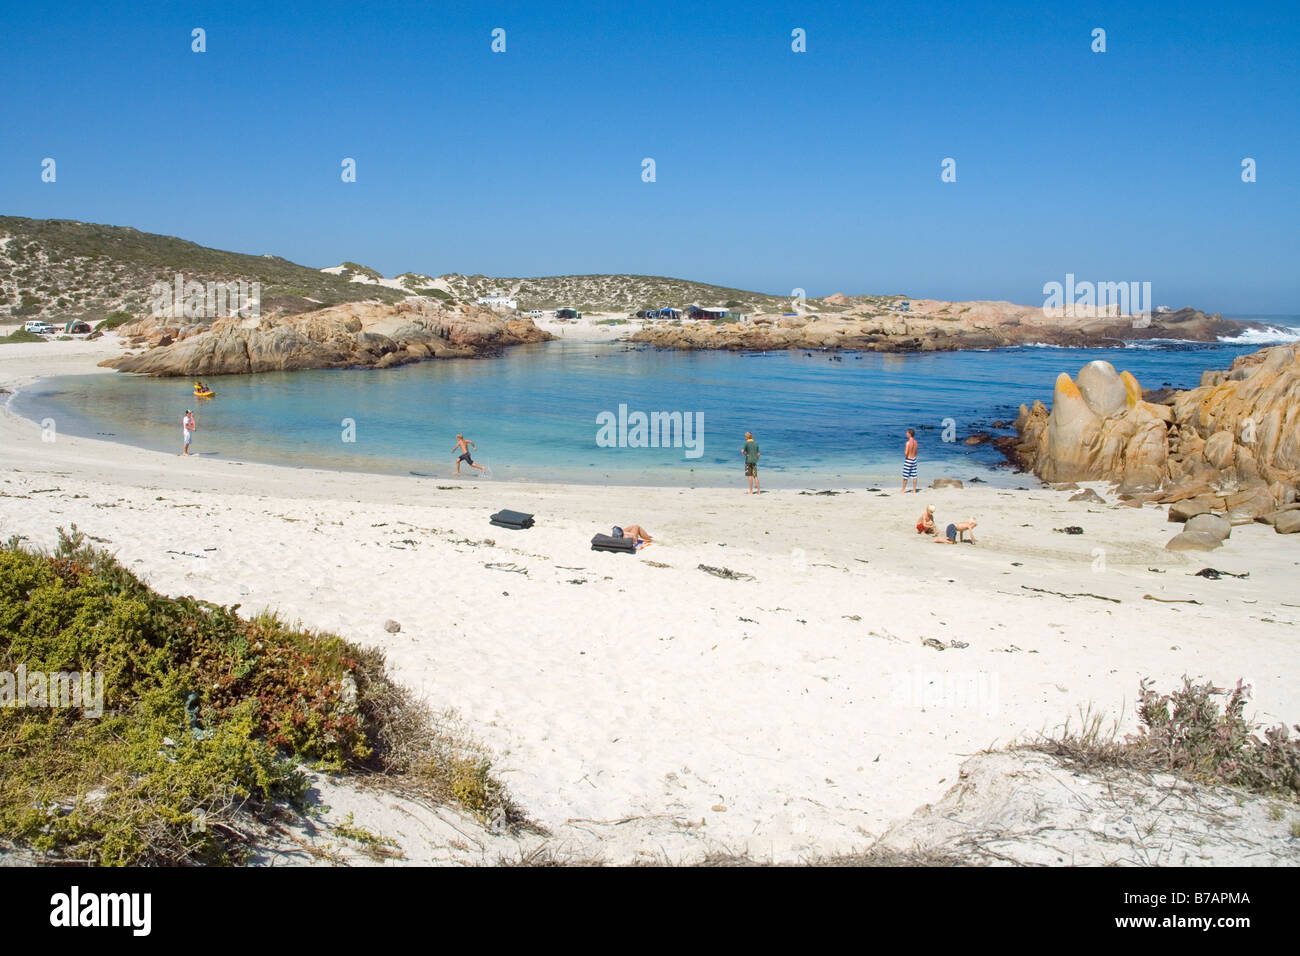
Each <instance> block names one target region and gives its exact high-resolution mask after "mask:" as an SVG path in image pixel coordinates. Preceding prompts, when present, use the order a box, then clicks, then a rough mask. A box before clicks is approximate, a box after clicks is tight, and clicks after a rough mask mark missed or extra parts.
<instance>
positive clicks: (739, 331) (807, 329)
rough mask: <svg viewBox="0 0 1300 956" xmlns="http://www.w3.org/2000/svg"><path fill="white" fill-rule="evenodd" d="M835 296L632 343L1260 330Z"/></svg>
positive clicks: (813, 343)
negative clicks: (873, 302) (798, 309)
mask: <svg viewBox="0 0 1300 956" xmlns="http://www.w3.org/2000/svg"><path fill="white" fill-rule="evenodd" d="M835 298H836V297H834V296H831V297H829V298H828V299H827V300H825V301H827V302H830V301H832V300H834V299H835ZM841 298H843V299H844V304H843V306H842V308H844V309H845V311H836V312H808V313H804V314H798V315H756V316H752V317H750V318H748V319H746V320H743V321H735V322H724V321H716V322H680V323H657V324H650V325H647V326H646V327H644V328H643V329H641V330H640V331H638V332H637V333H635V334H634V335H633V336H632V340H633V341H636V342H646V343H648V344H650V345H655V346H658V347H660V348H675V349H733V350H776V349H857V350H863V351H876V352H941V351H955V350H958V349H993V348H1006V347H1009V346H1015V345H1061V346H1072V347H1098V346H1115V345H1121V344H1123V343H1125V342H1134V341H1145V340H1149V339H1179V340H1184V341H1189V342H1214V341H1217V340H1218V339H1219V338H1221V337H1226V336H1236V335H1240V334H1241V333H1242V332H1245V331H1248V330H1250V329H1263V328H1264V326H1262V325H1259V324H1258V323H1251V322H1239V321H1235V320H1232V319H1224V318H1222V317H1221V316H1219V315H1206V314H1205V313H1203V312H1199V311H1197V310H1196V309H1181V310H1179V311H1177V312H1163V313H1157V314H1154V315H1152V316H1150V317H1149V318H1148V319H1144V318H1136V317H1133V316H1127V315H1126V316H1119V315H1115V314H1110V315H1092V316H1078V315H1074V316H1064V315H1060V314H1052V313H1051V312H1050V311H1045V310H1043V309H1042V308H1035V307H1032V306H1026V305H1015V304H1013V303H1011V302H943V301H938V300H933V299H921V300H917V301H913V302H911V303H910V308H909V311H906V312H903V311H898V310H896V309H889V310H884V311H881V310H880V309H879V308H877V307H871V306H866V305H862V306H855V305H854V303H853V300H850V299H848V298H847V297H841Z"/></svg>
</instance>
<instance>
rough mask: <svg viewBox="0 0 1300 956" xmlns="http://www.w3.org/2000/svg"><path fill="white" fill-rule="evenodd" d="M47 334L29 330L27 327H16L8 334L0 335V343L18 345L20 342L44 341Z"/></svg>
mask: <svg viewBox="0 0 1300 956" xmlns="http://www.w3.org/2000/svg"><path fill="white" fill-rule="evenodd" d="M44 341H45V336H43V335H37V334H36V333H35V332H28V331H27V330H26V329H15V330H14V331H12V332H10V333H9V334H8V335H0V344H9V345H17V344H18V343H20V342H44Z"/></svg>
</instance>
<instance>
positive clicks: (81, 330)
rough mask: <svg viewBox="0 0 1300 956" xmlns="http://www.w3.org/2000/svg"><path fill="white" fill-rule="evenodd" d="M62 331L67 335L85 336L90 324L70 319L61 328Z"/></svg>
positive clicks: (82, 320)
mask: <svg viewBox="0 0 1300 956" xmlns="http://www.w3.org/2000/svg"><path fill="white" fill-rule="evenodd" d="M63 331H64V332H66V333H67V334H68V335H86V334H87V333H89V332H90V323H89V322H87V321H85V320H84V319H71V320H69V322H68V323H67V324H66V325H65V326H64V327H63Z"/></svg>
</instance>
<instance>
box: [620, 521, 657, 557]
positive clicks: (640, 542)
mask: <svg viewBox="0 0 1300 956" xmlns="http://www.w3.org/2000/svg"><path fill="white" fill-rule="evenodd" d="M614 537H616V538H631V539H632V540H633V541H635V542H636V549H637V550H638V551H640V550H641V549H642V548H644V547H646V546H647V545H651V544H654V540H655V539H654V538H652V537H650V532H649V531H647V530H646V529H645V528H643V527H641V526H640V525H639V524H629V525H625V526H624V527H622V528H619V527H615V528H614Z"/></svg>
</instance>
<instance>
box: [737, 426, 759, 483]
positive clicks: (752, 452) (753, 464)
mask: <svg viewBox="0 0 1300 956" xmlns="http://www.w3.org/2000/svg"><path fill="white" fill-rule="evenodd" d="M740 453H741V454H742V455H744V456H745V477H746V478H748V479H749V491H748V494H751V495H752V494H756V493H758V494H761V493H762V491H761V489H760V488H759V487H758V455H759V451H758V442H756V441H754V433H753V432H745V444H744V445H742V446H741V448H740Z"/></svg>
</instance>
